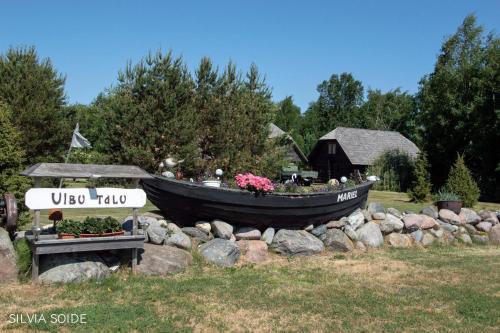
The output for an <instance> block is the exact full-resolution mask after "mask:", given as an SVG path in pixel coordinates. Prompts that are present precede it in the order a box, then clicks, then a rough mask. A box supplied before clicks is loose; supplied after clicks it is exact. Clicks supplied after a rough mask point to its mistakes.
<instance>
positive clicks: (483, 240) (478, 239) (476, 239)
mask: <svg viewBox="0 0 500 333" xmlns="http://www.w3.org/2000/svg"><path fill="white" fill-rule="evenodd" d="M471 238H472V242H473V243H476V244H481V245H488V242H489V241H490V240H489V238H488V236H487V235H472V236H471Z"/></svg>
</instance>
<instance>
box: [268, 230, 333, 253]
mask: <svg viewBox="0 0 500 333" xmlns="http://www.w3.org/2000/svg"><path fill="white" fill-rule="evenodd" d="M271 248H272V249H274V251H276V252H278V253H280V254H282V255H286V256H308V255H312V254H315V253H320V252H323V250H324V249H325V247H324V245H323V242H322V241H320V240H319V239H318V238H316V237H314V236H313V235H311V234H310V233H308V232H307V231H304V230H287V229H280V230H279V231H278V232H277V233H276V235H274V239H273V242H272V243H271Z"/></svg>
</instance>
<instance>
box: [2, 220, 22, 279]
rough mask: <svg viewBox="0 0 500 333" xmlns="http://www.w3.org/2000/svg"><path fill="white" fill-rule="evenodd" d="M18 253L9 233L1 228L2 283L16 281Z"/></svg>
mask: <svg viewBox="0 0 500 333" xmlns="http://www.w3.org/2000/svg"><path fill="white" fill-rule="evenodd" d="M17 274H18V270H17V266H16V252H15V250H14V246H13V245H12V242H11V240H10V237H9V232H8V231H7V230H5V229H4V228H0V282H10V281H16V279H17Z"/></svg>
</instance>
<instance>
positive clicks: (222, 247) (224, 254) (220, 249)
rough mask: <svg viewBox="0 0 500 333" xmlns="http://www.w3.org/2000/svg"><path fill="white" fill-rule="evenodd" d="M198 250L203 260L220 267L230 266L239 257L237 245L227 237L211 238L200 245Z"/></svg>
mask: <svg viewBox="0 0 500 333" xmlns="http://www.w3.org/2000/svg"><path fill="white" fill-rule="evenodd" d="M199 250H200V253H201V255H202V256H203V257H204V258H205V260H207V261H208V262H210V263H212V264H215V265H217V266H222V267H231V266H233V265H234V264H235V263H236V262H237V261H238V259H239V258H240V249H239V248H238V245H236V243H235V242H232V241H230V240H227V239H221V238H215V239H212V240H211V241H209V242H206V243H205V244H202V245H200V247H199Z"/></svg>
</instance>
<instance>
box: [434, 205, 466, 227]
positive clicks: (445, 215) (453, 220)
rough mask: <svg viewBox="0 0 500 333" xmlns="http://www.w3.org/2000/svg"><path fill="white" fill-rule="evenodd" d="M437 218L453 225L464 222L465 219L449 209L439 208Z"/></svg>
mask: <svg viewBox="0 0 500 333" xmlns="http://www.w3.org/2000/svg"><path fill="white" fill-rule="evenodd" d="M439 219H440V220H441V221H444V222H446V223H450V224H453V225H462V224H465V220H464V219H463V218H460V216H458V215H457V214H455V213H454V212H452V211H451V210H449V209H441V210H440V211H439Z"/></svg>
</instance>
